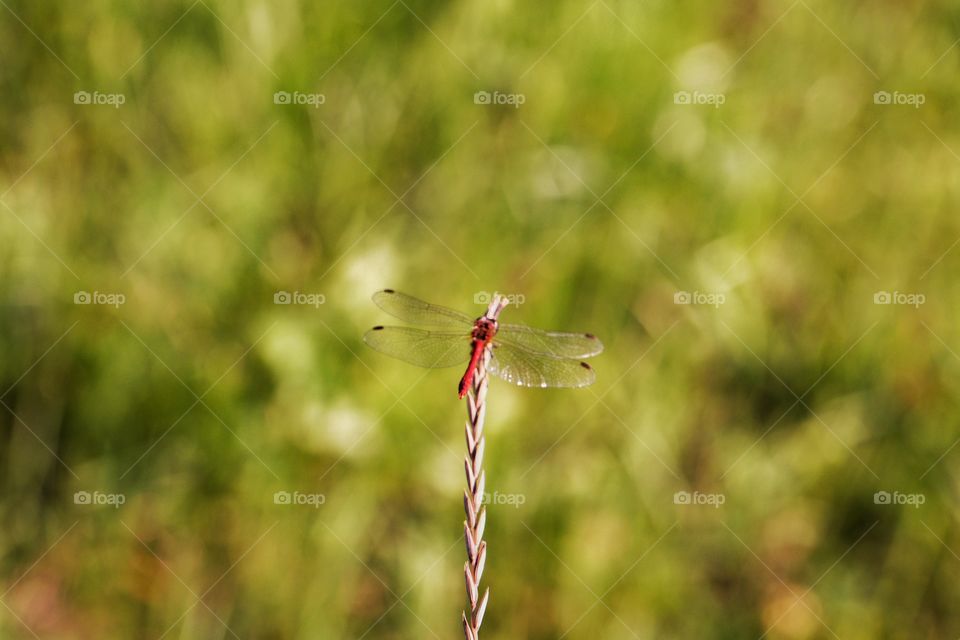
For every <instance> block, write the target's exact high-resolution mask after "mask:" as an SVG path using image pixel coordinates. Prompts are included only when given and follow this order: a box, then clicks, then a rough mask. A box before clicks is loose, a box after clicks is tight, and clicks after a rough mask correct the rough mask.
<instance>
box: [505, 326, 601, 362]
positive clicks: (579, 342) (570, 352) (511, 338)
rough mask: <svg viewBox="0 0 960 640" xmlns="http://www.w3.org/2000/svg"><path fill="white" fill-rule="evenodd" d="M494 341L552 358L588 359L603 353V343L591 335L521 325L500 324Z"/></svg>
mask: <svg viewBox="0 0 960 640" xmlns="http://www.w3.org/2000/svg"><path fill="white" fill-rule="evenodd" d="M496 339H497V340H506V341H508V342H511V343H513V344H514V345H516V346H520V347H523V348H524V349H526V350H528V351H536V352H537V353H545V354H547V355H550V356H553V357H554V358H589V357H590V356H595V355H597V354H598V353H600V352H601V351H603V343H602V342H600V339H599V338H597V336H595V335H593V334H592V333H560V332H557V331H542V330H540V329H533V328H531V327H527V326H524V325H522V324H501V325H500V327H499V328H498V329H497V337H496Z"/></svg>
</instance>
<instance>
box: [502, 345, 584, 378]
mask: <svg viewBox="0 0 960 640" xmlns="http://www.w3.org/2000/svg"><path fill="white" fill-rule="evenodd" d="M489 370H490V373H492V374H494V375H495V376H497V377H499V378H503V379H504V380H506V381H507V382H512V383H513V384H517V385H520V386H521V387H586V386H587V385H590V384H593V381H594V380H595V379H596V377H597V376H596V373H594V371H593V369H592V368H591V367H590V365H588V364H587V363H586V362H580V361H579V360H564V359H560V358H551V357H550V356H547V355H543V354H540V353H534V352H532V351H527V350H526V349H522V348H520V347H515V346H513V345H510V344H506V343H503V342H501V343H497V342H494V343H493V358H491V359H490V368H489Z"/></svg>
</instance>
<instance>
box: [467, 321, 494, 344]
mask: <svg viewBox="0 0 960 640" xmlns="http://www.w3.org/2000/svg"><path fill="white" fill-rule="evenodd" d="M495 335H497V321H496V320H491V319H490V318H488V317H486V316H480V317H479V318H477V320H476V322H475V323H474V325H473V331H472V332H471V334H470V337H471V338H473V339H474V340H478V341H480V342H490V341H491V340H493V336H495Z"/></svg>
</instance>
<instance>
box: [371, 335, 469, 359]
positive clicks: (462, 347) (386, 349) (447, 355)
mask: <svg viewBox="0 0 960 640" xmlns="http://www.w3.org/2000/svg"><path fill="white" fill-rule="evenodd" d="M363 341H364V342H366V343H367V344H368V345H370V346H371V347H373V348H374V349H376V350H377V351H379V352H380V353H385V354H387V355H388V356H392V357H394V358H399V359H400V360H403V361H404V362H409V363H410V364H415V365H417V366H418V367H427V368H428V369H438V368H441V367H452V366H454V365H458V364H463V363H464V362H466V361H467V360H469V359H470V335H469V334H467V333H465V332H452V331H424V330H423V329H412V328H410V327H374V328H373V329H371V330H370V331H367V332H366V333H365V334H363Z"/></svg>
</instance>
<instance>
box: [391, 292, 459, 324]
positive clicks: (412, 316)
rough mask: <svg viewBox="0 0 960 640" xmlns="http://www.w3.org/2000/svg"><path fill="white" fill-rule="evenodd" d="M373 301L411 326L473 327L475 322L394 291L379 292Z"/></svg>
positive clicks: (446, 309) (443, 308) (444, 308)
mask: <svg viewBox="0 0 960 640" xmlns="http://www.w3.org/2000/svg"><path fill="white" fill-rule="evenodd" d="M373 301H374V302H375V303H376V304H377V306H378V307H380V308H381V309H383V310H384V311H386V312H387V313H389V314H390V315H392V316H393V317H395V318H400V319H401V320H403V321H405V322H409V323H411V324H422V325H426V326H428V327H463V326H465V325H466V326H470V327H472V326H473V322H474V319H473V318H471V317H470V316H468V315H467V314H465V313H460V312H459V311H454V310H453V309H448V308H446V307H441V306H438V305H435V304H430V303H429V302H424V301H423V300H420V299H418V298H414V297H413V296H408V295H407V294H405V293H400V292H399V291H394V290H393V289H383V290H382V291H377V292H376V293H375V294H373Z"/></svg>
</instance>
